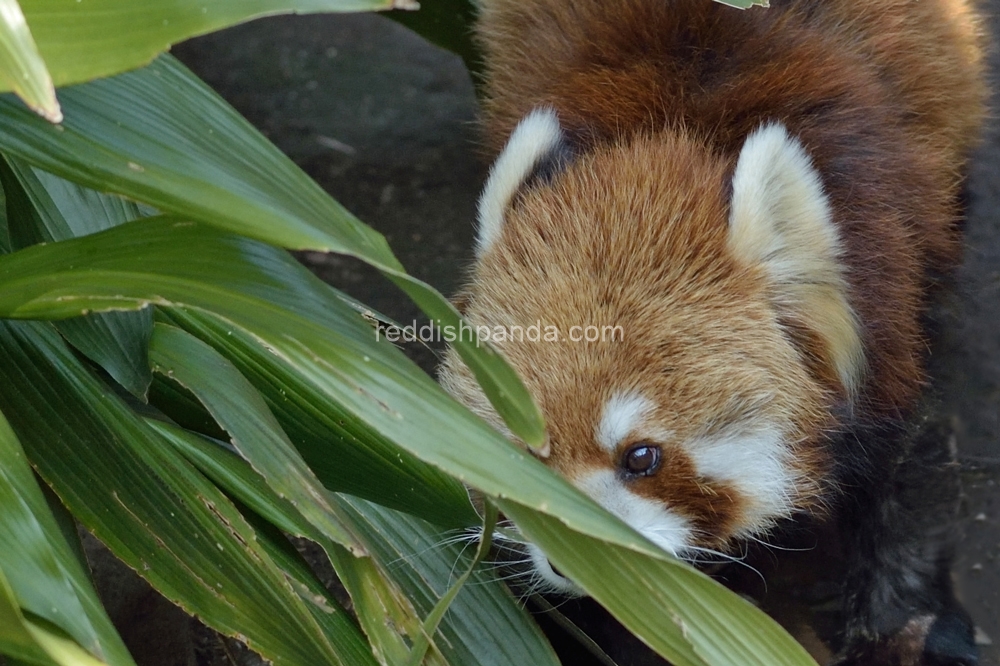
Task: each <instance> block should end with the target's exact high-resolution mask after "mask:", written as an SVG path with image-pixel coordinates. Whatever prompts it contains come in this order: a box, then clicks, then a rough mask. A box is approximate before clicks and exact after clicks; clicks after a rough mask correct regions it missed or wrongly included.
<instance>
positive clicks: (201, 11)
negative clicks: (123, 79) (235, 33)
mask: <svg viewBox="0 0 1000 666" xmlns="http://www.w3.org/2000/svg"><path fill="white" fill-rule="evenodd" d="M7 1H10V0H7ZM21 6H22V8H23V9H24V15H25V16H27V18H28V25H30V26H31V30H32V32H33V33H34V35H35V41H36V42H37V43H38V50H39V51H41V53H42V56H44V58H45V62H46V63H48V65H49V71H50V72H51V73H52V79H53V80H54V81H55V84H56V85H57V86H65V85H67V84H71V83H79V82H82V81H89V80H91V79H95V78H99V77H103V76H109V75H111V74H117V73H118V72H123V71H126V70H129V69H134V68H136V67H141V66H143V65H145V64H147V63H149V62H150V61H151V60H152V59H153V58H155V57H156V56H157V55H158V54H160V53H163V52H164V51H166V50H167V49H169V48H170V45H171V44H175V43H177V42H179V41H182V40H184V39H187V38H188V37H194V36H196V35H203V34H206V33H209V32H214V31H216V30H220V29H222V28H225V27H227V26H230V25H234V24H237V23H243V22H244V21H249V20H251V19H253V18H256V17H259V16H267V15H273V14H289V13H297V14H306V13H317V12H359V11H368V10H380V9H391V8H393V7H404V8H405V7H410V8H412V7H414V6H415V3H413V2H405V1H403V0H199V1H197V2H195V1H194V0H142V2H136V1H135V0H86V1H80V2H74V3H71V2H67V1H66V0H22V2H21ZM50 85H51V83H50ZM11 89H12V88H11V87H10V84H9V83H8V85H7V87H3V88H0V90H3V91H6V90H11Z"/></svg>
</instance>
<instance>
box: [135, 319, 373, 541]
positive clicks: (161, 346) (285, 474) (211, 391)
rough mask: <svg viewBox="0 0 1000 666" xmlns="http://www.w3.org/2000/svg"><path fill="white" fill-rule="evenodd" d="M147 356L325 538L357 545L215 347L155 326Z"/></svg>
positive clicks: (262, 406) (257, 398)
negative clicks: (194, 400) (197, 403)
mask: <svg viewBox="0 0 1000 666" xmlns="http://www.w3.org/2000/svg"><path fill="white" fill-rule="evenodd" d="M149 360H150V362H151V363H152V364H153V367H154V369H155V370H156V371H157V372H160V373H163V374H165V375H167V376H168V377H170V378H171V379H173V380H174V381H176V382H178V383H180V384H181V385H182V386H184V387H186V388H187V389H188V390H190V391H191V392H192V393H193V394H194V395H195V396H197V397H198V399H199V400H201V402H202V404H204V405H205V407H206V408H207V409H208V411H209V412H210V413H211V414H212V416H213V417H215V420H216V421H217V422H218V423H219V424H220V425H221V426H222V427H223V428H224V429H225V430H226V431H228V432H229V434H230V435H231V436H232V443H233V446H234V447H235V449H236V451H237V452H238V453H239V454H240V455H241V456H242V457H243V458H244V459H245V460H246V461H247V462H249V463H250V465H251V466H252V467H253V468H254V469H255V470H256V471H257V473H258V474H260V475H261V476H262V477H264V480H265V481H266V482H267V484H268V485H269V486H270V487H271V488H272V489H273V490H274V492H275V493H276V494H277V495H278V496H279V497H281V498H283V499H286V500H288V501H289V502H290V503H291V504H292V506H294V507H295V508H296V510H297V511H298V512H299V513H300V514H302V516H303V517H304V518H305V519H306V520H308V521H309V522H310V523H311V524H312V525H313V526H314V527H316V529H318V530H319V531H320V533H321V534H323V535H324V536H325V537H326V538H328V539H330V540H332V541H334V542H336V543H338V544H340V545H342V546H345V547H347V548H349V549H351V550H355V551H358V552H362V548H361V546H360V545H359V544H358V542H357V540H356V539H355V537H354V536H353V535H351V534H350V533H349V531H348V529H347V528H345V527H344V525H343V524H342V523H341V522H340V521H339V520H338V518H337V516H336V513H335V511H334V507H333V506H331V504H330V502H329V501H328V500H327V498H326V496H325V495H326V490H325V489H324V488H323V485H322V484H321V483H320V482H319V479H317V478H316V475H315V474H313V472H312V470H311V469H309V467H308V466H307V465H306V463H305V461H304V460H302V457H301V456H300V455H299V452H298V451H296V450H295V447H294V446H292V443H291V442H290V441H288V437H287V436H286V435H285V433H284V431H283V430H282V429H281V426H280V425H278V422H277V421H276V420H275V419H274V416H273V415H272V414H271V410H269V409H268V407H267V404H265V402H264V399H263V398H261V396H260V394H258V393H257V391H256V390H255V389H254V387H253V386H251V385H250V382H248V381H247V380H246V378H245V377H243V375H241V374H240V372H239V370H237V369H236V368H235V367H233V365H232V364H231V363H230V362H229V361H227V360H226V359H225V358H224V357H223V356H222V355H220V354H219V353H218V352H217V351H215V350H214V349H212V348H211V347H210V346H208V345H207V344H205V343H204V342H202V341H201V340H199V339H198V338H195V337H194V336H192V335H190V334H188V333H186V332H184V331H182V330H181V329H179V328H175V327H173V326H167V325H165V324H157V325H156V327H155V328H154V330H153V338H152V341H151V343H150V347H149Z"/></svg>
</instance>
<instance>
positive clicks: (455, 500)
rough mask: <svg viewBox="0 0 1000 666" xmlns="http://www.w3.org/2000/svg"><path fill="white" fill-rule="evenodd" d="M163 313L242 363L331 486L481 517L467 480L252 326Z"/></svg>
mask: <svg viewBox="0 0 1000 666" xmlns="http://www.w3.org/2000/svg"><path fill="white" fill-rule="evenodd" d="M160 316H161V318H162V319H165V320H169V321H170V322H172V323H175V324H176V325H178V326H180V327H182V328H184V329H185V330H187V331H189V332H191V333H193V334H194V335H196V336H198V337H199V338H201V339H202V340H205V341H206V342H208V343H209V344H211V345H212V346H213V347H215V348H216V349H218V350H219V351H220V352H221V353H223V354H224V355H225V356H226V357H227V358H228V359H229V360H230V361H231V362H232V363H233V364H235V365H236V367H237V368H238V369H239V371H240V372H241V373H242V374H243V375H244V376H246V377H247V378H248V379H249V380H250V381H251V382H252V383H253V384H254V386H255V388H256V389H257V390H258V391H260V393H261V394H262V395H263V396H264V398H265V400H266V401H267V404H268V407H270V409H271V411H272V412H273V413H274V415H275V416H276V417H277V418H278V420H279V422H280V423H281V426H282V428H283V429H284V431H285V432H286V433H288V436H289V438H290V439H291V440H292V441H293V442H294V443H295V446H296V448H297V449H298V450H299V452H300V453H301V454H302V456H303V458H305V460H306V462H307V463H308V465H309V467H310V468H311V469H312V470H313V471H314V472H315V473H316V475H317V476H318V477H319V478H320V480H322V481H323V483H324V484H325V485H326V486H327V487H329V488H331V489H333V490H337V491H340V492H345V493H348V494H352V495H358V496H360V497H364V498H367V499H370V500H372V501H375V502H378V503H380V504H383V505H385V506H388V507H391V508H394V509H398V510H401V511H406V512H407V513H411V514H413V515H416V516H420V517H422V518H424V519H425V520H430V521H432V522H434V523H435V524H438V525H442V526H444V527H466V526H468V525H471V524H474V523H475V522H476V521H477V520H478V517H477V516H476V513H475V511H474V510H473V508H472V505H471V504H470V503H469V502H468V501H467V499H466V498H467V496H468V495H467V492H466V490H465V489H464V488H462V486H461V484H458V483H455V482H454V481H453V480H452V479H451V478H450V477H447V476H445V475H443V474H442V473H441V472H440V471H438V470H437V469H435V468H433V467H430V466H429V465H427V464H426V463H423V462H421V461H420V460H419V459H417V458H416V457H414V456H413V454H412V453H410V452H408V451H405V450H402V449H400V448H399V447H398V446H396V445H395V444H393V443H392V442H391V441H390V440H389V439H387V438H386V437H385V436H384V435H382V434H381V433H379V432H377V431H376V430H375V429H374V428H372V427H371V426H370V425H369V424H367V423H365V422H364V421H361V420H359V419H358V418H357V417H356V416H355V415H353V414H351V413H350V412H349V411H347V410H345V409H344V408H343V407H341V406H340V405H338V404H337V403H335V402H333V401H332V400H330V399H329V396H328V395H327V394H326V393H325V392H323V391H322V390H320V389H319V388H317V387H316V386H315V384H314V383H313V382H312V381H311V380H310V378H309V376H308V375H307V374H306V373H303V372H301V371H300V370H299V369H298V368H297V367H295V366H294V365H291V364H289V363H287V362H285V361H284V360H283V359H282V358H280V357H278V356H277V355H275V354H274V353H272V352H271V351H270V350H269V349H268V348H267V347H266V346H264V345H261V344H260V342H259V340H257V339H255V338H254V337H253V336H252V335H250V334H249V333H247V332H246V331H244V330H242V329H239V328H236V327H234V326H233V325H231V324H229V323H227V322H226V321H225V320H222V319H220V318H218V317H216V316H213V315H210V314H208V313H204V312H197V311H192V310H172V311H171V312H170V313H169V315H167V314H161V315H160ZM159 406H163V405H159ZM178 406H180V405H177V404H176V401H174V402H173V404H171V405H169V407H170V409H171V410H174V408H175V407H178ZM207 434H211V433H207Z"/></svg>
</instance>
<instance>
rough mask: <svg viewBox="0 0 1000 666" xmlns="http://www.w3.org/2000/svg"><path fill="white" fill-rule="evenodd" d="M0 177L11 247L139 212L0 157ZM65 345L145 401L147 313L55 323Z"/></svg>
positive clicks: (86, 230)
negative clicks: (67, 344) (98, 366)
mask: <svg viewBox="0 0 1000 666" xmlns="http://www.w3.org/2000/svg"><path fill="white" fill-rule="evenodd" d="M0 182H2V183H3V187H4V190H5V191H6V192H8V193H9V195H8V196H7V206H8V212H9V216H8V217H9V219H10V220H11V221H10V223H9V224H10V231H11V240H12V241H13V242H12V245H13V247H14V249H20V248H24V247H28V246H30V245H34V244H36V243H50V242H52V241H59V240H66V239H68V238H76V237H77V236H85V235H87V234H91V233H95V232H98V231H101V230H104V229H110V228H111V227H113V226H116V225H118V224H122V223H123V222H128V221H129V220H134V219H137V218H139V217H141V216H142V214H141V213H140V212H139V208H138V206H136V204H134V203H132V202H129V201H124V200H123V199H121V198H119V197H116V196H112V195H107V194H101V193H99V192H95V191H93V190H88V189H86V188H83V187H80V186H79V185H77V184H75V183H71V182H69V181H66V180H63V179H62V178H58V177H56V176H53V175H51V174H48V173H45V172H44V171H39V170H37V169H34V168H33V167H31V166H30V165H29V164H27V163H26V162H23V161H21V160H18V159H16V158H11V157H7V158H3V157H0ZM56 327H57V328H58V329H59V332H60V333H62V334H63V337H65V338H66V339H67V340H68V341H69V342H70V344H72V345H73V346H74V347H76V348H77V349H78V350H80V351H81V352H82V353H83V354H84V355H85V356H86V357H87V358H89V359H90V360H92V361H94V362H95V363H97V364H98V365H100V366H101V367H102V368H104V370H105V371H106V372H107V373H108V374H109V375H111V376H112V377H113V378H114V379H115V381H117V382H118V383H119V384H121V385H122V386H124V387H125V388H126V389H127V390H128V391H129V392H130V393H132V395H134V396H136V397H137V398H139V399H140V400H145V398H146V392H147V391H148V390H149V383H150V382H151V381H152V375H151V373H150V371H149V362H148V360H147V358H146V348H147V347H148V345H149V336H150V335H151V334H152V329H153V320H152V313H151V312H150V311H148V310H146V311H140V312H115V313H95V314H91V315H87V316H85V317H79V318H76V319H68V320H66V321H63V322H60V323H59V324H57V325H56Z"/></svg>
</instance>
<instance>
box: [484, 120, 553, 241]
mask: <svg viewBox="0 0 1000 666" xmlns="http://www.w3.org/2000/svg"><path fill="white" fill-rule="evenodd" d="M561 140H562V129H561V128H560V127H559V119H558V118H557V117H556V112H555V111H554V110H552V109H548V108H542V109H535V110H534V111H532V112H531V113H529V114H528V115H526V116H525V117H524V119H523V120H521V122H520V123H518V125H517V127H516V128H514V132H513V133H512V134H511V135H510V139H508V140H507V145H506V147H505V148H504V149H503V152H502V153H500V157H498V158H497V161H496V162H494V163H493V168H492V169H490V177H489V179H488V180H487V181H486V187H485V188H484V189H483V194H482V196H481V197H479V236H478V238H477V240H476V258H477V259H478V258H481V257H482V256H483V254H485V253H486V251H487V250H488V249H489V248H490V246H491V245H492V244H493V242H494V241H495V240H496V239H497V237H499V236H500V232H501V230H502V229H503V219H504V213H505V211H506V210H507V206H509V205H510V200H511V199H512V198H513V196H514V193H515V192H517V188H518V187H520V186H521V183H523V182H524V179H525V178H527V177H528V174H530V173H531V170H532V169H533V168H534V167H535V164H537V163H538V160H539V159H541V157H542V156H543V155H545V154H546V153H549V152H551V151H552V150H553V149H554V148H555V147H556V146H557V145H558V144H559V142H560V141H561Z"/></svg>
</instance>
